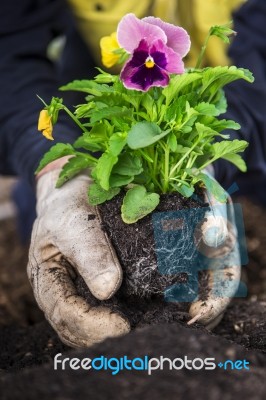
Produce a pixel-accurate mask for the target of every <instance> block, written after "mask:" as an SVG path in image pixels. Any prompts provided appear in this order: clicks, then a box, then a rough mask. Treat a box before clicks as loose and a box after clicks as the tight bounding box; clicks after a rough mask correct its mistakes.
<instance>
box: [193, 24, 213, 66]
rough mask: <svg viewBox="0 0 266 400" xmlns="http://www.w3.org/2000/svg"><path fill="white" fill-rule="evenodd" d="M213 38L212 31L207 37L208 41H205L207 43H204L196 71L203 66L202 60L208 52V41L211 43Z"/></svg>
mask: <svg viewBox="0 0 266 400" xmlns="http://www.w3.org/2000/svg"><path fill="white" fill-rule="evenodd" d="M211 36H212V31H211V30H210V31H209V33H208V35H207V37H206V39H205V41H204V43H203V46H202V48H201V51H200V54H199V58H198V61H197V63H196V66H195V69H198V68H200V66H201V63H202V60H203V57H204V54H205V51H206V48H207V45H208V41H209V39H210V37H211Z"/></svg>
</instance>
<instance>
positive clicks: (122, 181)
mask: <svg viewBox="0 0 266 400" xmlns="http://www.w3.org/2000/svg"><path fill="white" fill-rule="evenodd" d="M133 180H134V176H128V175H119V174H113V173H112V174H111V176H110V179H109V182H110V187H111V188H115V187H120V186H126V185H128V184H129V183H131V182H132V181H133Z"/></svg>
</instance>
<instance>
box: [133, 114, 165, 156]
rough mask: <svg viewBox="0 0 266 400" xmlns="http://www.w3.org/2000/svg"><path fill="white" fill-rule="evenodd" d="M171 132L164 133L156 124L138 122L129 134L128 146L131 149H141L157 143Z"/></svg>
mask: <svg viewBox="0 0 266 400" xmlns="http://www.w3.org/2000/svg"><path fill="white" fill-rule="evenodd" d="M170 131H171V130H170V129H167V130H166V131H164V132H162V131H161V129H160V127H159V126H158V125H157V124H155V123H154V122H147V121H144V122H137V123H136V124H135V125H134V126H133V127H132V128H131V130H130V131H129V133H128V137H127V144H128V146H129V147H130V148H131V149H134V150H135V149H141V148H143V147H147V146H150V145H151V144H153V143H155V142H157V141H158V140H160V139H161V138H163V137H164V136H166V135H167V134H168V133H169V132H170Z"/></svg>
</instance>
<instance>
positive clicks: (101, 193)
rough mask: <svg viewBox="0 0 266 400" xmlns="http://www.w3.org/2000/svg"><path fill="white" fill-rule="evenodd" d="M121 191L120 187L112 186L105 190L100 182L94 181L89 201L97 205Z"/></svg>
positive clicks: (89, 193)
mask: <svg viewBox="0 0 266 400" xmlns="http://www.w3.org/2000/svg"><path fill="white" fill-rule="evenodd" d="M119 192H120V189H119V188H111V189H109V190H104V189H103V188H102V187H101V186H100V185H99V184H98V183H93V184H92V185H90V188H89V192H88V195H89V203H90V204H91V205H92V206H97V205H98V204H102V203H104V202H105V201H107V200H111V199H112V198H113V197H115V196H116V195H117V194H118V193H119Z"/></svg>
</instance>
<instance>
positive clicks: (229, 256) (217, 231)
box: [188, 173, 241, 329]
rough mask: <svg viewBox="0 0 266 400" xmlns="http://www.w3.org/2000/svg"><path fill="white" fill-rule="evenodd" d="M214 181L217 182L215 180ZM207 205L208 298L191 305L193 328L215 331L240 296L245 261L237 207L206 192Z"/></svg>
mask: <svg viewBox="0 0 266 400" xmlns="http://www.w3.org/2000/svg"><path fill="white" fill-rule="evenodd" d="M211 175H212V173H211V174H209V176H210V177H211ZM213 179H214V178H213ZM205 201H206V202H207V203H209V206H210V211H208V212H207V213H206V214H205V221H204V223H203V224H202V226H201V235H202V236H201V238H199V239H200V240H199V242H198V250H199V251H200V252H202V253H203V254H204V255H205V256H206V257H207V258H208V260H209V265H208V268H209V269H208V270H207V274H208V290H209V292H208V295H207V298H206V299H204V300H198V301H195V302H194V303H192V304H191V306H190V309H189V314H190V315H191V317H192V319H191V320H190V321H189V322H188V324H189V325H191V324H193V323H194V322H196V321H198V322H200V323H202V324H203V325H205V326H206V327H207V328H208V329H213V328H214V327H215V326H216V325H218V324H219V322H220V321H221V319H222V317H223V314H224V311H225V309H226V307H227V306H228V304H229V303H230V301H231V299H232V298H233V297H234V295H235V294H236V292H237V289H238V287H239V282H240V275H241V261H240V254H239V246H238V241H237V229H236V226H235V216H234V207H233V203H232V200H231V198H230V196H228V199H227V203H219V202H218V201H217V200H216V199H215V198H214V197H213V195H212V194H211V193H210V192H209V191H208V190H206V191H205Z"/></svg>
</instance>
